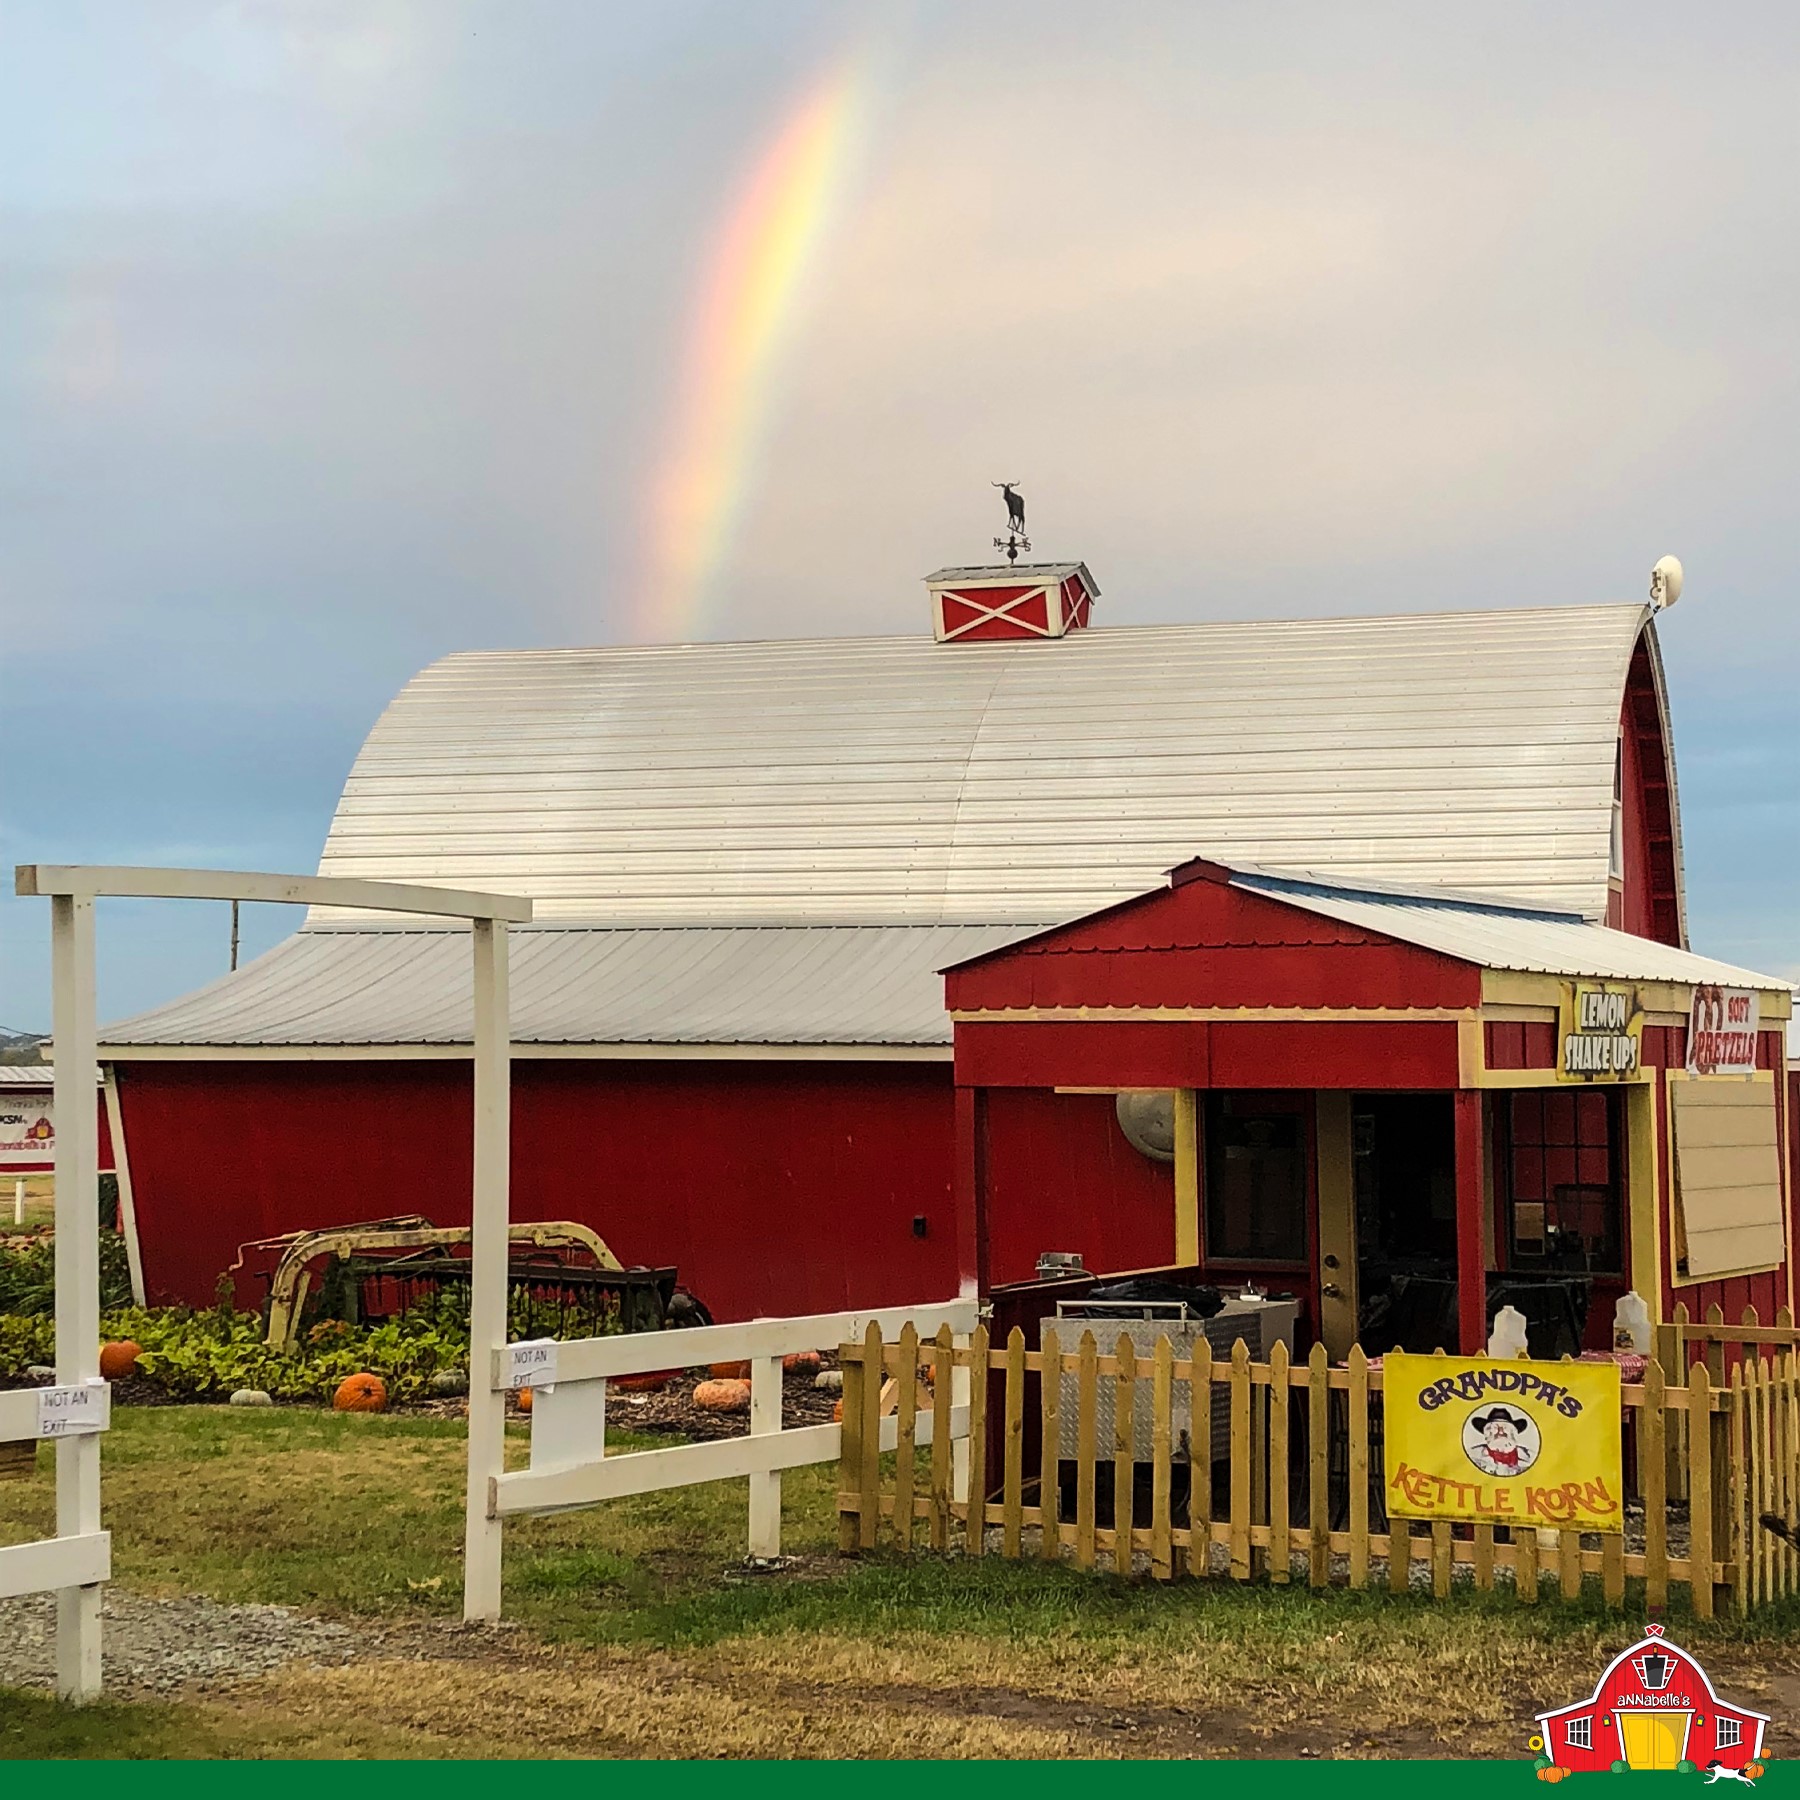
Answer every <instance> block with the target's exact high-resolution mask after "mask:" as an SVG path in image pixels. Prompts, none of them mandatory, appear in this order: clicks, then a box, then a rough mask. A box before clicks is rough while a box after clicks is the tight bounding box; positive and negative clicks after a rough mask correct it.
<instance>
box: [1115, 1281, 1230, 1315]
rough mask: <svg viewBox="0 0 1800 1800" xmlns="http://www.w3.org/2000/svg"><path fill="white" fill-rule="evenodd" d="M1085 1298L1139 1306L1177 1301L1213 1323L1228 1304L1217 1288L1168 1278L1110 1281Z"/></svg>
mask: <svg viewBox="0 0 1800 1800" xmlns="http://www.w3.org/2000/svg"><path fill="white" fill-rule="evenodd" d="M1083 1298H1084V1299H1087V1300H1125V1301H1140V1302H1147V1301H1153V1300H1160V1301H1164V1302H1167V1301H1171V1300H1178V1301H1180V1302H1181V1304H1182V1305H1184V1306H1185V1307H1186V1308H1187V1309H1188V1311H1189V1312H1191V1313H1193V1314H1195V1315H1196V1316H1197V1317H1199V1318H1202V1319H1210V1318H1211V1317H1212V1316H1213V1314H1214V1313H1216V1312H1218V1311H1219V1309H1220V1308H1221V1307H1223V1306H1224V1304H1225V1297H1224V1296H1223V1295H1222V1294H1221V1293H1220V1292H1219V1290H1218V1289H1217V1288H1216V1287H1204V1286H1202V1285H1201V1284H1200V1283H1198V1282H1186V1281H1171V1280H1170V1279H1169V1278H1168V1277H1167V1276H1166V1275H1131V1276H1128V1277H1127V1278H1126V1279H1125V1280H1124V1281H1109V1282H1106V1283H1104V1284H1103V1285H1102V1286H1100V1287H1096V1288H1089V1289H1088V1291H1087V1293H1086V1294H1085V1295H1083Z"/></svg>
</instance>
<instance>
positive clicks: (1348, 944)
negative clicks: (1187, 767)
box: [946, 864, 1481, 1086]
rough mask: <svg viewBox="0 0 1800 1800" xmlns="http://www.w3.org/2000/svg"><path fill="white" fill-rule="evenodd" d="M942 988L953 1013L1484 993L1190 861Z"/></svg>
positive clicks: (1442, 966) (1393, 945)
mask: <svg viewBox="0 0 1800 1800" xmlns="http://www.w3.org/2000/svg"><path fill="white" fill-rule="evenodd" d="M946 988H947V994H948V1000H949V1006H950V1010H951V1011H952V1012H979V1011H989V1010H996V1009H1011V1008H1025V1007H1038V1008H1045V1007H1072V1006H1089V1007H1187V1006H1191V1007H1202V1006H1204V1007H1215V1006H1232V1007H1239V1006H1241V1007H1319V1008H1353V1007H1355V1008H1362V1007H1470V1006H1475V1005H1478V1004H1479V1003H1480V999H1481V971H1480V970H1479V969H1477V968H1476V967H1474V966H1473V965H1472V964H1469V963H1463V962H1458V961H1456V960H1455V959H1454V958H1452V957H1448V956H1440V955H1439V954H1438V953H1437V952H1436V951H1432V950H1421V949H1418V948H1416V947H1415V946H1413V945H1410V944H1401V943H1398V942H1396V941H1395V940H1394V939H1392V938H1388V937H1384V936H1382V935H1381V934H1379V933H1377V932H1370V931H1361V930H1358V929H1357V928H1356V927H1354V926H1351V925H1340V924H1338V923H1337V922H1336V921H1335V920H1331V919H1322V918H1320V917H1319V916H1318V915H1317V914H1316V913H1309V912H1305V911H1303V910H1302V909H1301V908H1299V907H1296V906H1287V905H1284V904H1283V903H1282V902H1280V901H1279V900H1273V899H1270V898H1269V897H1268V896H1266V895H1263V894H1254V893H1249V892H1246V891H1245V890H1243V889H1241V888H1234V887H1231V886H1229V885H1227V881H1226V877H1225V873H1224V871H1223V870H1219V869H1217V868H1216V867H1215V866H1214V865H1211V864H1191V865H1189V867H1188V868H1187V869H1186V870H1183V871H1182V872H1181V874H1180V877H1179V879H1178V882H1177V885H1176V886H1174V887H1172V888H1169V889H1166V890H1159V891H1158V892H1157V893H1154V894H1148V895H1146V896H1144V897H1143V898H1142V899H1139V900H1131V901H1127V902H1126V903H1125V904H1124V905H1123V906H1116V907H1112V908H1109V909H1108V910H1107V911H1105V912H1102V913H1096V914H1094V915H1093V916H1092V917H1091V918H1087V919H1082V920H1078V921H1077V922H1076V923H1074V924H1072V925H1066V926H1063V927H1062V928H1060V929H1059V930H1056V931H1051V932H1046V933H1044V934H1043V935H1042V936H1040V937H1036V938H1032V939H1030V940H1028V941H1027V942H1025V943H1022V944H1016V945H1013V946H1011V947H1010V948H1008V949H1005V950H997V951H995V952H994V953H993V954H992V955H990V956H986V957H983V958H981V959H979V960H978V961H976V962H973V963H970V964H967V965H965V966H964V967H963V968H961V969H955V970H952V971H951V972H950V974H949V976H948V977H947V983H946ZM1255 1085H1260V1086H1275V1085H1281V1084H1280V1083H1278V1082H1275V1081H1272V1080H1270V1081H1264V1082H1261V1083H1258V1084H1255ZM1309 1085H1310V1084H1309Z"/></svg>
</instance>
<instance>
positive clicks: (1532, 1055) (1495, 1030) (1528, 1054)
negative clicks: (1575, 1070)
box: [1483, 1019, 1556, 1069]
mask: <svg viewBox="0 0 1800 1800" xmlns="http://www.w3.org/2000/svg"><path fill="white" fill-rule="evenodd" d="M1483 1029H1484V1031H1485V1033H1486V1036H1487V1066H1488V1067H1489V1068H1490V1069H1554V1068H1555V1067H1556V1027H1555V1026H1554V1025H1553V1024H1551V1023H1550V1022H1549V1021H1548V1020H1544V1021H1538V1020H1529V1019H1520V1020H1506V1019H1502V1020H1499V1021H1498V1022H1496V1023H1493V1024H1490V1025H1487V1026H1485V1027H1484V1028H1483Z"/></svg>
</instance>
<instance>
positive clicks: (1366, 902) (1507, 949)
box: [1231, 870, 1792, 993]
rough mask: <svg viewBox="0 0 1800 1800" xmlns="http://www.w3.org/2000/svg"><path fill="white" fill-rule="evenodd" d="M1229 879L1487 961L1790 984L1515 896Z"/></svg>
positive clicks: (1574, 971) (1620, 976)
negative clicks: (1517, 901) (1521, 902)
mask: <svg viewBox="0 0 1800 1800" xmlns="http://www.w3.org/2000/svg"><path fill="white" fill-rule="evenodd" d="M1231 885H1232V886H1233V887H1238V888H1245V889H1248V890H1249V891H1251V892H1253V893H1259V894H1267V895H1269V896H1270V897H1271V898H1272V899H1276V900H1285V901H1287V902H1288V903H1289V904H1290V905H1293V906H1299V907H1304V908H1305V909H1306V910H1307V911H1308V912H1315V913H1318V914H1320V915H1321V916H1323V917H1325V918H1328V919H1338V920H1341V921H1342V922H1343V923H1344V924H1346V925H1359V926H1362V927H1364V928H1365V929H1367V930H1370V931H1380V932H1385V933H1386V934H1387V935H1388V936H1389V937H1394V938H1398V939H1400V940H1401V942H1403V943H1408V944H1417V945H1419V946H1420V947H1421V948H1423V949H1426V950H1436V951H1439V952H1440V953H1442V954H1443V955H1445V956H1454V957H1457V958H1459V959H1460V960H1461V961H1463V962H1469V963H1475V964H1478V965H1479V966H1480V967H1482V968H1484V969H1515V970H1520V971H1523V972H1526V973H1531V974H1540V975H1561V976H1569V977H1576V978H1586V979H1591V980H1602V981H1666V982H1673V983H1677V984H1682V985H1687V984H1693V983H1697V982H1712V983H1716V984H1717V985H1719V986H1721V987H1738V988H1755V989H1758V990H1759V991H1761V992H1763V993H1791V992H1792V984H1791V983H1789V982H1787V981H1784V980H1782V979H1781V977H1780V976H1778V975H1760V974H1758V973H1756V971H1754V970H1752V969H1740V968H1738V967H1736V966H1735V965H1734V964H1732V963H1725V962H1717V961H1715V960H1714V959H1713V958H1712V957H1710V956H1697V955H1695V954H1694V952H1693V951H1691V950H1682V949H1678V948H1677V947H1676V946H1674V945H1672V944H1659V943H1657V942H1655V941H1654V940H1653V939H1651V938H1642V937H1635V936H1633V935H1632V934H1631V933H1630V932H1627V931H1613V930H1611V929H1609V928H1608V927H1607V926H1604V925H1595V924H1593V923H1591V922H1590V921H1588V920H1585V919H1582V918H1579V917H1577V916H1575V915H1572V914H1569V913H1559V912H1551V911H1546V910H1541V909H1537V908H1531V907H1520V906H1511V905H1508V904H1507V903H1506V902H1505V901H1504V900H1500V899H1482V898H1479V897H1476V896H1461V895H1459V896H1455V897H1451V896H1446V895H1442V894H1418V893H1402V892H1396V891H1394V890H1392V889H1388V890H1385V891H1383V890H1371V889H1359V888H1356V887H1354V886H1351V885H1349V884H1338V883H1336V882H1331V881H1325V880H1315V879H1312V878H1310V877H1307V876H1303V875H1279V874H1275V873H1273V872H1270V871H1267V870H1256V871H1248V870H1237V871H1234V872H1233V874H1232V877H1231Z"/></svg>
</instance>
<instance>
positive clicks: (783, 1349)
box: [487, 1300, 976, 1557]
mask: <svg viewBox="0 0 1800 1800" xmlns="http://www.w3.org/2000/svg"><path fill="white" fill-rule="evenodd" d="M975 1323H976V1303H975V1302H974V1301H973V1300H949V1301H945V1302H943V1303H942V1304H941V1305H935V1306H909V1307H891V1308H888V1309H886V1310H877V1311H870V1312H843V1313H815V1314H812V1315H810V1316H809V1317H805V1318H796V1319H754V1320H752V1321H751V1322H750V1323H748V1324H743V1325H705V1326H700V1327H697V1328H695V1329H693V1330H689V1331H658V1332H644V1333H639V1334H633V1335H629V1336H620V1337H598V1338H579V1339H575V1340H572V1341H570V1342H567V1343H556V1344H549V1343H544V1344H529V1345H521V1344H511V1345H508V1346H507V1347H506V1349H504V1350H499V1351H496V1352H495V1353H494V1355H493V1359H492V1366H491V1370H490V1382H491V1385H492V1388H493V1390H494V1392H495V1393H496V1394H500V1393H504V1392H506V1391H507V1390H509V1389H515V1388H521V1387H529V1388H532V1389H533V1390H534V1391H533V1395H532V1407H531V1466H530V1467H529V1468H527V1469H520V1470H515V1471H514V1472H513V1473H511V1474H507V1473H504V1472H503V1471H502V1470H501V1469H500V1467H499V1466H498V1464H497V1461H496V1462H495V1463H494V1464H493V1465H492V1466H490V1468H489V1470H488V1472H487V1494H488V1516H489V1517H490V1518H492V1519H494V1520H496V1521H499V1520H503V1519H507V1518H512V1517H516V1516H518V1515H521V1514H528V1513H555V1512H567V1511H570V1510H572V1509H573V1508H576V1507H584V1506H594V1505H596V1504H598V1503H599V1502H601V1501H603V1500H617V1499H620V1498H622V1497H623V1496H625V1495H628V1494H651V1493H658V1492H661V1491H662V1490H664V1489H666V1488H678V1487H690V1486H692V1485H694V1484H695V1483H696V1482H702V1481H728V1480H731V1479H733V1478H737V1477H748V1479H749V1483H750V1518H749V1537H748V1541H749V1551H750V1554H751V1555H752V1556H759V1557H773V1556H778V1555H780V1553H781V1472H782V1470H784V1469H797V1468H801V1467H803V1466H804V1465H806V1464H808V1463H830V1462H835V1461H836V1460H837V1458H838V1455H839V1452H840V1449H841V1447H842V1427H841V1426H838V1425H801V1426H796V1427H795V1428H793V1429H792V1430H789V1429H785V1428H784V1427H783V1425H782V1422H781V1391H782V1389H781V1376H782V1358H783V1357H785V1356H792V1355H794V1354H795V1353H796V1352H798V1351H802V1350H823V1349H836V1348H837V1346H838V1345H840V1344H843V1343H849V1342H860V1341H861V1340H862V1338H863V1335H864V1333H865V1332H867V1330H868V1329H869V1327H870V1326H871V1325H875V1326H877V1327H879V1329H880V1331H881V1332H882V1334H883V1336H893V1335H897V1334H898V1333H899V1332H900V1331H901V1330H903V1329H904V1328H905V1327H906V1326H907V1325H909V1324H910V1325H911V1326H913V1328H914V1329H915V1330H916V1331H917V1332H918V1333H919V1334H920V1336H921V1337H928V1336H930V1335H931V1334H932V1333H934V1332H936V1331H937V1330H938V1329H939V1327H940V1326H945V1325H947V1326H949V1328H950V1330H951V1332H952V1333H954V1334H955V1336H956V1338H957V1341H958V1342H959V1343H966V1342H967V1338H968V1334H969V1333H970V1332H971V1331H973V1330H974V1328H975ZM721 1362H748V1363H749V1364H750V1429H749V1432H748V1434H747V1435H745V1436H742V1437H731V1438H721V1439H718V1440H716V1441H714V1442H712V1443H701V1444H678V1445H675V1446H673V1447H671V1448H669V1449H666V1450H638V1451H628V1452H626V1453H624V1454H622V1455H614V1456H608V1455H607V1454H606V1384H607V1382H608V1380H609V1379H614V1378H617V1377H619V1376H622V1375H644V1374H649V1373H651V1372H652V1371H653V1370H658V1369H685V1368H693V1367H705V1366H707V1365H710V1364H712V1363H721ZM950 1425H951V1438H952V1442H953V1444H954V1446H955V1449H954V1480H955V1482H956V1488H957V1497H958V1498H959V1499H966V1498H967V1492H966V1490H967V1485H968V1470H969V1454H968V1452H969V1392H968V1370H967V1368H963V1369H959V1370H958V1371H957V1382H956V1385H955V1386H954V1387H953V1389H952V1392H951V1411H950ZM930 1427H931V1420H930V1418H929V1416H922V1417H921V1418H920V1420H919V1431H920V1436H919V1439H918V1441H919V1442H920V1443H929V1442H930V1441H931V1430H930ZM897 1429H898V1421H897V1420H895V1419H893V1418H891V1417H890V1418H887V1419H885V1420H884V1421H883V1422H882V1434H883V1435H882V1445H883V1448H885V1449H889V1450H891V1449H893V1448H894V1446H895V1443H896V1442H897V1439H896V1436H895V1433H896V1431H897Z"/></svg>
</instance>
